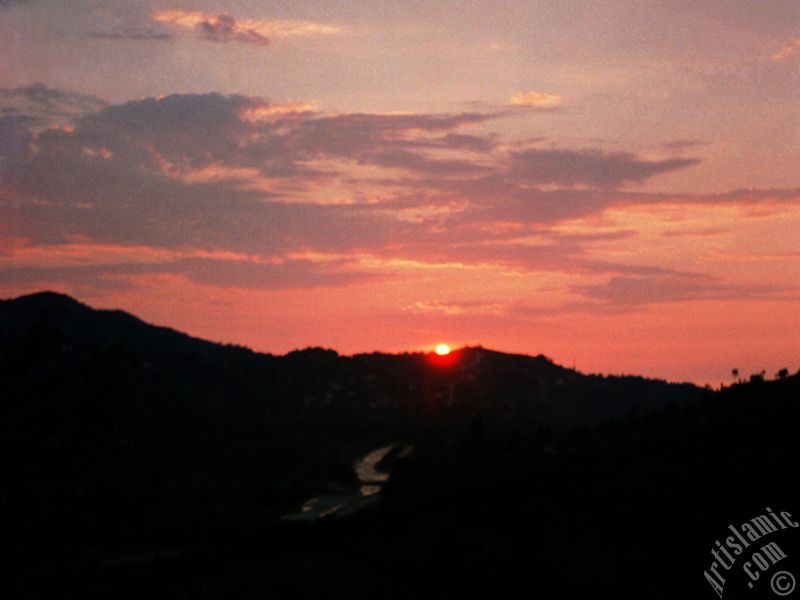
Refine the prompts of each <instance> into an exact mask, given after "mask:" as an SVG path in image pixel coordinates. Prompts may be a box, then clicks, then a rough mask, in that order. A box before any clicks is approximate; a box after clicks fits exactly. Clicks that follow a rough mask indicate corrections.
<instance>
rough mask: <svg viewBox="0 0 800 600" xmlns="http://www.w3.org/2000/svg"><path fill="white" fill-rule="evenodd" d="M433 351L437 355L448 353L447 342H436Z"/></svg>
mask: <svg viewBox="0 0 800 600" xmlns="http://www.w3.org/2000/svg"><path fill="white" fill-rule="evenodd" d="M435 352H436V354H438V355H439V356H446V355H448V354H450V346H448V345H447V344H437V346H436V349H435Z"/></svg>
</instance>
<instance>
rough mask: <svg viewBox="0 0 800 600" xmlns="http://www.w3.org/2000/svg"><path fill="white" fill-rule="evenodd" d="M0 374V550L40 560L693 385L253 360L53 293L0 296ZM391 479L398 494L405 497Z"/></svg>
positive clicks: (692, 396)
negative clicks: (362, 460)
mask: <svg viewBox="0 0 800 600" xmlns="http://www.w3.org/2000/svg"><path fill="white" fill-rule="evenodd" d="M0 378H1V379H2V382H3V393H2V398H1V399H0V467H1V468H2V472H3V474H4V475H3V477H2V478H0V506H2V509H3V510H2V511H0V514H2V515H4V516H3V517H0V520H2V523H0V526H2V527H3V530H4V531H7V532H8V535H9V538H8V539H15V540H16V545H15V550H14V552H13V553H11V554H10V555H8V556H6V557H3V558H4V559H5V560H7V561H9V564H16V563H19V562H20V561H23V560H24V559H25V560H27V559H30V560H35V561H38V564H39V565H40V568H41V569H50V568H51V567H52V566H53V565H58V564H62V562H63V560H64V557H65V556H70V557H71V559H70V560H76V561H78V562H79V563H81V564H88V563H86V561H89V562H91V560H93V559H91V557H93V556H95V557H96V556H98V555H100V556H105V555H114V554H115V552H116V553H119V552H123V551H127V550H129V549H131V548H135V547H138V546H146V547H149V546H150V545H152V544H154V543H158V544H163V545H169V544H171V543H178V544H186V543H188V542H191V541H192V540H194V541H199V540H208V539H209V538H210V537H213V536H214V535H217V534H219V533H220V532H225V534H226V535H230V534H231V533H232V532H235V531H244V530H249V529H251V528H252V527H254V526H256V525H257V524H259V523H261V524H268V523H273V522H275V520H276V518H277V517H278V516H279V515H280V514H282V513H284V512H286V511H287V510H290V509H296V508H297V506H299V503H301V502H302V501H303V500H304V499H306V498H308V497H309V496H310V495H313V494H316V493H319V492H320V491H324V490H325V489H328V488H337V489H342V488H348V487H354V486H355V479H354V474H353V471H352V467H351V463H352V461H353V459H354V458H355V457H356V456H358V455H360V454H361V453H363V452H365V451H367V450H370V449H372V448H374V447H376V446H379V445H383V444H387V443H392V442H399V441H402V442H406V443H412V444H414V445H415V447H416V448H417V451H416V454H415V455H413V456H412V458H411V460H412V461H420V460H422V461H425V460H426V459H425V458H424V457H425V456H429V458H430V461H429V464H430V465H431V468H433V466H435V465H440V467H441V468H442V469H445V471H446V470H447V466H446V465H447V464H448V463H447V461H448V460H449V459H447V458H446V457H447V456H450V455H451V454H452V453H453V452H456V454H457V455H458V456H462V454H458V453H459V452H461V450H459V448H462V449H463V448H473V449H472V450H468V451H466V450H465V451H466V452H467V454H464V455H463V456H467V457H468V456H471V454H470V452H473V453H474V452H478V450H476V448H481V447H482V448H484V449H487V448H496V447H500V446H503V444H506V443H509V444H512V446H513V444H517V445H518V446H514V447H527V446H525V444H528V443H529V442H528V441H527V440H538V441H536V442H535V444H534V446H535V447H537V448H541V447H543V446H541V444H543V443H544V442H542V440H547V439H550V437H551V436H554V435H555V436H558V435H562V434H561V433H560V432H568V431H570V430H572V429H575V428H585V427H594V426H597V425H600V424H603V423H612V422H614V421H618V420H625V419H628V420H629V419H632V418H637V415H639V416H642V415H648V414H653V413H655V412H658V411H660V410H664V409H666V408H669V407H680V406H683V405H684V404H686V403H689V402H694V401H697V400H698V399H700V398H701V397H702V396H703V394H704V393H705V392H704V391H703V390H701V389H699V388H697V387H695V386H692V385H689V384H680V385H676V384H669V383H666V382H663V381H656V380H648V379H644V378H640V377H604V376H598V375H584V374H581V373H579V372H577V371H574V370H572V369H566V368H564V367H560V366H558V365H556V364H554V363H553V362H552V361H550V360H549V359H547V358H546V357H544V356H536V357H530V356H522V355H510V354H504V353H501V352H496V351H491V350H488V349H484V348H480V347H473V348H464V349H461V350H457V351H455V352H453V353H451V355H449V356H448V357H446V358H437V357H435V356H434V355H431V354H425V353H407V354H397V355H391V354H381V353H374V354H361V355H355V356H340V355H339V354H337V353H336V352H335V351H333V350H327V349H321V348H307V349H305V350H298V351H295V352H290V353H289V354H287V355H285V356H273V355H269V354H260V353H256V352H253V351H251V350H248V349H246V348H242V347H239V346H232V345H222V344H216V343H212V342H208V341H204V340H200V339H197V338H192V337H190V336H188V335H185V334H183V333H180V332H177V331H174V330H171V329H168V328H163V327H154V326H152V325H148V324H146V323H144V322H142V321H141V320H139V319H137V318H136V317H134V316H132V315H129V314H127V313H124V312H121V311H105V310H94V309H92V308H90V307H88V306H86V305H84V304H81V303H80V302H78V301H76V300H74V299H72V298H70V297H68V296H64V295H61V294H56V293H52V292H43V293H39V294H33V295H30V296H24V297H21V298H17V299H13V300H4V301H0ZM514 440H516V441H514ZM530 443H533V442H530ZM498 444H499V445H500V446H497V445H498ZM519 444H522V446H519ZM545 445H546V444H545ZM503 447H504V446H503ZM510 447H511V446H510ZM426 449H427V450H426ZM426 452H428V453H429V454H426ZM459 460H462V459H459ZM409 464H411V463H409ZM435 472H436V471H430V472H429V471H428V470H425V469H420V470H419V473H418V475H417V476H418V477H421V478H423V479H424V477H425V476H426V473H428V474H430V475H431V476H434V477H438V476H437V475H434V474H435ZM500 472H503V471H498V473H500ZM403 481H407V482H409V485H411V483H410V482H412V481H413V479H409V478H408V477H407V476H401V479H398V484H397V486H395V492H394V497H395V498H397V499H398V500H397V501H398V502H399V501H400V500H399V499H401V498H404V497H405V498H414V497H415V496H414V495H413V494H412V495H411V496H408V495H407V494H406V492H401V490H404V489H405V490H407V489H409V488H407V487H401V485H402V482H403ZM441 481H442V482H445V481H447V479H446V478H443V479H441ZM436 493H437V494H438V493H439V492H436ZM215 532H216V533H215ZM48 565H49V566H48Z"/></svg>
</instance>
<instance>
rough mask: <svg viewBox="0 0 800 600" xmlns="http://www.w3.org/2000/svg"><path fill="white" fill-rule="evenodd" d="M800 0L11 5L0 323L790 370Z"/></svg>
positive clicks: (610, 369)
mask: <svg viewBox="0 0 800 600" xmlns="http://www.w3.org/2000/svg"><path fill="white" fill-rule="evenodd" d="M798 92H800V3H798V2H797V0H762V1H761V2H758V3H753V2H752V0H704V1H703V2H697V1H696V0H663V1H660V2H650V1H646V0H561V1H559V2H552V1H549V0H529V1H527V2H520V1H518V0H517V1H508V2H505V1H500V0H494V1H492V0H481V1H473V0H458V1H450V0H438V1H437V2H422V1H415V0H404V1H402V2H395V1H387V0H350V1H347V0H340V1H337V2H325V1H314V2H310V1H302V0H293V1H291V2H289V1H284V2H280V1H276V2H263V1H258V0H227V1H220V0H217V1H212V0H208V1H199V2H186V1H183V0H124V1H123V0H102V1H99V0H70V1H69V2H64V1H63V0H0V297H2V298H10V297H15V296H19V295H21V294H26V293H31V292H35V291H39V290H44V289H49V290H56V291H60V292H64V293H68V294H71V295H73V296H75V297H76V298H78V299H79V300H81V301H83V302H86V303H88V304H90V305H92V306H95V307H99V308H121V309H124V310H127V311H129V312H132V313H134V314H136V315H137V316H139V317H140V318H142V319H144V320H146V321H148V322H151V323H155V324H159V325H166V326H170V327H173V328H176V329H180V330H182V331H186V332H188V333H190V334H192V335H195V336H199V337H203V338H207V339H211V340H214V341H220V342H224V343H235V344H241V345H245V346H248V347H251V348H253V349H254V350H259V351H264V352H272V353H284V352H287V351H290V350H293V349H297V348H304V347H307V346H323V347H328V348H334V349H336V350H337V351H339V352H340V353H343V354H352V353H356V352H372V351H376V350H378V351H387V352H400V351H418V350H429V349H432V348H433V347H434V346H435V345H436V344H437V343H441V342H443V343H448V344H450V345H451V346H454V347H459V346H464V345H482V346H484V347H487V348H492V349H496V350H501V351H507V352H517V353H524V354H532V355H536V354H544V355H546V356H548V357H550V358H552V359H553V360H555V361H556V362H558V363H560V364H563V365H565V366H568V367H576V368H578V369H579V370H581V371H584V372H591V373H607V374H639V375H645V376H649V377H659V378H665V379H669V380H672V381H694V382H697V383H701V384H705V383H710V384H712V385H719V384H720V383H721V382H730V381H731V377H732V376H731V370H732V369H733V368H736V369H738V370H739V371H740V372H741V373H742V374H743V375H748V374H750V373H756V372H761V371H762V370H764V371H766V373H767V375H768V376H772V375H773V374H774V373H775V372H776V371H777V370H778V369H781V368H784V367H785V368H788V369H789V370H790V371H791V372H794V371H796V370H797V369H798V368H800V310H798V308H800V303H799V301H800V269H798V265H799V264H800V236H799V235H798V231H800V169H798V166H799V165H800V105H799V104H798V100H797V98H798Z"/></svg>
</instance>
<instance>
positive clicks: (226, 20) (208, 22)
mask: <svg viewBox="0 0 800 600" xmlns="http://www.w3.org/2000/svg"><path fill="white" fill-rule="evenodd" d="M151 19H152V20H153V21H155V22H157V23H162V24H165V25H171V26H174V27H177V28H179V29H188V30H193V31H195V32H196V33H197V34H198V35H199V36H200V37H201V38H202V39H205V40H208V41H212V42H223V43H224V42H240V43H244V44H252V45H256V46H268V45H270V44H271V43H272V40H273V39H281V38H292V37H310V36H318V35H332V34H337V33H340V32H341V31H342V30H341V28H339V27H336V26H333V25H326V24H322V23H315V22H311V21H287V20H252V19H249V20H248V19H237V18H236V17H234V16H233V15H230V14H227V13H221V14H217V15H214V14H210V13H205V12H202V11H187V10H159V11H155V12H153V13H152V14H151Z"/></svg>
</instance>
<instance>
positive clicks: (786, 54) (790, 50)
mask: <svg viewBox="0 0 800 600" xmlns="http://www.w3.org/2000/svg"><path fill="white" fill-rule="evenodd" d="M798 52H800V38H797V39H796V40H794V41H793V42H792V43H791V44H789V45H788V46H786V47H785V48H784V49H783V50H781V51H780V52H776V53H775V54H773V55H772V57H771V58H772V60H773V61H774V62H783V61H784V60H787V59H788V58H791V57H792V56H794V55H795V54H797V53H798Z"/></svg>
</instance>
